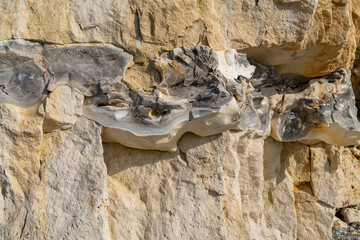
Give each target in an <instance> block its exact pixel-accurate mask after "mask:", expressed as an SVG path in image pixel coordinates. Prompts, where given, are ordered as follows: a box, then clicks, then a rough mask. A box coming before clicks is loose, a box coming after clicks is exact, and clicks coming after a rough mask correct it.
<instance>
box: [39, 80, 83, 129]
mask: <svg viewBox="0 0 360 240" xmlns="http://www.w3.org/2000/svg"><path fill="white" fill-rule="evenodd" d="M83 102H84V96H83V95H82V94H81V93H80V92H79V91H78V90H77V89H75V88H73V87H69V86H59V87H57V88H56V89H55V90H54V91H53V92H51V93H50V94H49V96H48V97H47V98H46V99H45V100H44V102H43V104H42V105H41V106H40V107H39V113H41V114H43V115H44V126H43V128H44V132H51V131H53V130H58V129H68V128H70V127H72V126H73V125H74V124H75V122H76V120H77V118H78V117H79V116H81V115H82V105H83Z"/></svg>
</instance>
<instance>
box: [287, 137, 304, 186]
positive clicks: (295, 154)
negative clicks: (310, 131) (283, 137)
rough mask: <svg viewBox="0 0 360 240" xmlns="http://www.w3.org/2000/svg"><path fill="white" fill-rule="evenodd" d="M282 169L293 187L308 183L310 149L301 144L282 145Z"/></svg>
mask: <svg viewBox="0 0 360 240" xmlns="http://www.w3.org/2000/svg"><path fill="white" fill-rule="evenodd" d="M282 160H283V161H284V165H285V166H284V167H285V168H286V170H287V172H288V173H289V175H290V176H291V178H292V180H293V181H294V184H295V185H299V184H301V183H304V182H310V149H309V147H308V146H306V145H304V144H301V143H283V151H282Z"/></svg>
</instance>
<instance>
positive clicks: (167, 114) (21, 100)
mask: <svg viewBox="0 0 360 240" xmlns="http://www.w3.org/2000/svg"><path fill="white" fill-rule="evenodd" d="M131 60H132V56H131V55H130V54H127V53H125V52H123V50H121V49H120V48H117V47H114V46H111V45H103V44H94V45H71V46H64V47H62V46H61V47H58V46H53V45H43V44H37V43H30V42H25V41H7V42H4V43H3V45H2V46H1V86H2V88H1V92H0V94H1V95H0V101H1V103H12V104H15V105H18V106H21V107H31V106H34V105H36V104H39V103H40V102H42V100H43V99H44V98H45V97H46V96H47V94H48V92H49V91H54V90H55V89H56V88H57V87H58V86H63V85H68V86H71V87H73V88H75V89H77V90H78V91H79V92H80V93H81V94H82V95H84V96H85V102H84V106H83V114H84V115H85V116H86V117H87V118H89V119H91V120H94V121H96V122H98V123H99V124H100V125H102V126H103V127H104V129H103V133H102V137H103V141H105V142H118V143H121V144H123V145H126V146H129V147H134V148H142V149H157V150H165V151H175V150H176V148H177V141H178V140H179V139H180V137H181V136H182V135H183V134H184V133H185V132H193V133H195V134H197V135H199V136H210V135H214V134H218V133H221V132H224V131H227V130H230V129H234V130H235V129H238V130H241V131H244V132H253V133H255V134H257V135H259V136H266V135H269V134H270V132H271V136H273V137H274V138H275V139H277V140H280V141H284V142H288V141H301V142H304V143H316V142H319V141H324V142H327V143H331V144H336V145H355V144H359V139H360V132H359V131H360V124H359V122H358V120H357V118H356V115H357V109H356V107H355V100H354V93H353V90H352V88H351V81H350V73H349V71H348V70H342V69H340V70H337V71H335V72H333V73H331V74H328V75H326V76H323V77H316V78H309V77H305V76H302V75H298V74H286V75H280V76H279V75H278V74H277V73H276V72H275V70H274V69H273V68H270V67H265V66H262V65H260V64H258V63H256V62H253V61H252V64H251V63H250V62H249V61H248V60H247V58H246V55H245V54H243V53H237V52H236V51H235V50H231V49H230V50H226V51H219V52H216V51H215V50H213V49H211V48H209V47H206V46H193V47H183V48H177V49H174V50H173V51H171V52H170V53H169V54H168V56H166V57H161V58H157V59H155V61H154V62H153V67H154V68H155V69H156V70H157V71H158V72H159V73H160V74H161V82H160V84H159V85H157V86H156V87H155V88H154V89H153V91H152V92H145V91H143V90H142V89H138V90H134V89H131V88H129V87H128V86H127V85H126V84H124V83H122V81H121V80H122V78H123V77H124V75H125V74H126V69H127V67H128V66H129V64H130V61H131ZM63 91H64V94H65V92H66V90H63ZM60 92H61V91H60ZM68 92H69V91H68ZM68 94H70V93H68ZM67 98H71V97H70V95H69V96H68V97H67ZM78 98H79V97H78ZM79 99H80V98H79ZM58 101H61V100H56V101H55V102H56V103H58ZM74 101H77V100H76V99H75V100H74ZM79 102H80V104H82V101H81V100H79ZM56 103H55V105H56ZM44 106H45V108H46V105H44ZM50 107H51V105H49V104H48V110H49V109H50ZM77 108H79V107H77ZM39 111H40V110H39ZM74 111H76V110H73V112H74ZM40 112H43V113H44V114H45V115H46V113H45V112H46V109H41V111H40ZM48 112H49V111H48ZM74 114H75V113H73V115H74ZM48 115H49V114H48ZM78 116H80V115H79V114H78ZM53 118H56V117H53ZM72 119H73V120H71V122H70V125H68V126H69V127H70V126H71V125H73V124H74V122H75V121H76V116H75V118H74V117H72ZM52 121H55V120H52ZM55 122H56V121H55ZM270 122H271V124H270ZM45 123H46V122H45ZM45 123H44V124H45ZM58 124H60V123H58ZM270 126H271V127H270ZM55 127H56V126H54V127H53V128H55ZM45 128H46V127H45ZM45 128H44V129H45Z"/></svg>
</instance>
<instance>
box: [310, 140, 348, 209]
mask: <svg viewBox="0 0 360 240" xmlns="http://www.w3.org/2000/svg"><path fill="white" fill-rule="evenodd" d="M310 158H311V159H310V162H311V170H310V174H311V181H310V183H311V188H312V191H313V194H314V196H315V197H316V198H317V199H318V200H320V201H322V202H324V203H326V204H328V205H330V206H332V207H336V206H338V204H339V201H340V199H341V196H342V189H343V186H344V173H343V171H342V169H341V168H340V167H339V164H340V162H341V155H340V154H339V153H338V151H337V147H335V146H331V145H327V144H321V143H319V144H317V145H313V146H310Z"/></svg>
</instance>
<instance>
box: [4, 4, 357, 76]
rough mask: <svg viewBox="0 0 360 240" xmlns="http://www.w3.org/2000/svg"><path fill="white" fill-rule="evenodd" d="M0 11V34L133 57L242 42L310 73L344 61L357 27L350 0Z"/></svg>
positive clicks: (268, 60)
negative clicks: (99, 47) (100, 47)
mask: <svg viewBox="0 0 360 240" xmlns="http://www.w3.org/2000/svg"><path fill="white" fill-rule="evenodd" d="M0 11H1V13H0V16H1V32H0V33H1V34H0V39H1V40H8V39H11V38H16V39H17V38H21V39H28V40H36V41H41V42H51V43H59V44H63V43H74V42H106V43H112V44H114V45H117V46H120V47H122V48H123V49H125V50H126V51H127V52H129V53H132V54H133V55H135V61H136V62H143V61H145V60H146V58H149V57H152V56H153V55H159V54H161V53H163V52H166V51H170V50H171V49H173V48H176V47H182V46H188V45H192V44H206V45H209V46H210V47H212V48H215V49H216V50H223V49H226V48H235V49H248V53H249V54H250V55H251V56H252V58H256V59H259V60H262V61H263V63H264V64H268V65H269V64H272V65H274V66H276V67H277V68H278V69H279V70H280V72H282V73H284V72H296V73H301V74H305V75H313V76H314V75H324V74H327V73H329V72H332V71H334V70H336V69H337V68H339V67H348V66H350V65H351V60H352V59H353V58H354V52H355V48H356V39H358V36H357V35H356V31H357V30H359V29H360V27H359V25H360V24H358V21H359V3H358V1H357V0H341V1H331V0H319V1H317V0H304V1H300V0H299V1H283V0H279V1H261V0H260V1H254V0H244V1H222V0H216V1H210V0H201V1H193V0H186V1H181V2H178V1H166V2H164V1H160V0H156V1H151V2H143V1H139V0H134V1H121V2H118V1H114V0H106V1H102V0H92V1H86V2H84V1H81V0H76V1H71V2H68V1H67V0H61V1H58V0H57V1H46V2H37V1H31V0H26V1H19V2H13V1H10V0H6V1H3V2H2V3H1V8H0ZM243 23H251V24H243ZM293 63H294V64H293Z"/></svg>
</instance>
